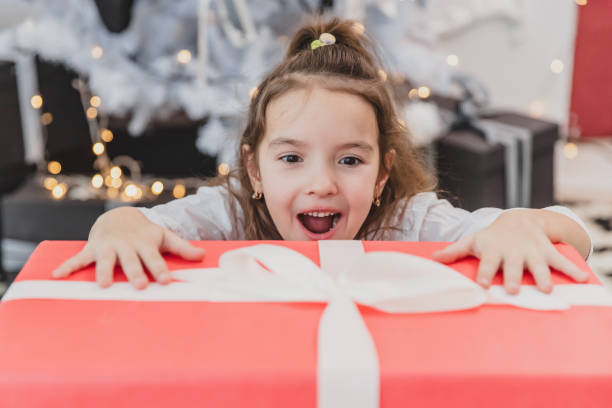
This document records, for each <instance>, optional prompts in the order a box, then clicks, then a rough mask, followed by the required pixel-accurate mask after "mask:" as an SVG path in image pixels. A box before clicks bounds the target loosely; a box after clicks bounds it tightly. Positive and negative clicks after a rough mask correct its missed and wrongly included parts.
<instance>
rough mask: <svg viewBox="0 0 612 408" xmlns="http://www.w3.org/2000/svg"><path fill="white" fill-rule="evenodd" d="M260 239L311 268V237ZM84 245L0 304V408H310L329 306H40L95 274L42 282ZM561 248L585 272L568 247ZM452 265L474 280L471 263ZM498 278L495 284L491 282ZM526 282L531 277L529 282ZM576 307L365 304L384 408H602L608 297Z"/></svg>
mask: <svg viewBox="0 0 612 408" xmlns="http://www.w3.org/2000/svg"><path fill="white" fill-rule="evenodd" d="M268 243H269V244H274V245H277V246H282V247H286V248H291V249H294V250H296V251H299V252H300V253H301V254H303V255H304V256H306V257H307V258H309V259H310V260H311V261H312V262H314V263H315V264H317V265H320V253H319V246H318V244H317V243H316V242H289V241H274V242H268ZM255 244H259V243H258V242H253V241H241V242H231V241H225V242H220V241H214V242H213V241H211V242H197V243H195V245H198V246H201V247H204V248H205V249H206V251H207V255H206V258H205V259H204V260H203V261H202V262H201V263H192V262H187V261H183V260H180V259H178V258H176V257H173V256H167V257H166V259H167V262H168V266H169V268H170V269H171V270H173V271H176V270H182V269H193V268H217V267H218V266H219V258H220V256H221V254H223V253H225V252H227V251H229V250H233V249H236V248H241V247H250V246H253V245H255ZM362 244H363V249H364V250H365V252H366V253H373V252H378V251H395V252H399V253H405V254H413V255H418V256H421V257H424V258H430V257H431V254H432V253H433V251H435V250H437V249H440V248H442V247H444V246H445V245H447V244H444V243H408V242H363V243H362ZM83 245H84V243H83V242H43V243H42V244H41V245H40V246H39V247H38V248H37V250H36V251H35V253H34V254H33V255H32V257H31V258H30V260H29V261H28V263H27V264H26V266H25V267H24V269H23V270H22V272H21V273H20V274H19V276H18V277H17V279H16V281H15V284H14V285H13V286H14V288H15V289H13V287H11V288H10V289H9V292H8V293H7V295H6V296H5V300H3V302H2V303H1V304H0V362H1V367H2V377H1V380H0V396H1V399H0V401H2V403H1V404H0V405H3V406H10V407H56V406H57V407H60V406H61V407H65V406H77V405H78V406H88V407H108V406H113V407H123V406H126V407H127V406H147V407H167V406H173V407H176V406H180V407H190V406H198V407H200V406H224V407H228V406H229V407H232V406H236V407H238V406H240V407H264V406H265V407H270V406H283V407H285V406H291V407H315V406H317V386H318V385H317V347H318V345H317V330H318V327H319V322H320V320H321V316H322V314H323V312H324V310H325V307H326V304H325V303H324V302H314V303H313V302H278V301H275V302H231V301H200V300H159V301H151V300H148V301H142V300H90V299H86V300H80V299H76V298H73V299H46V298H44V297H45V296H46V295H45V294H44V291H45V290H47V291H48V290H49V289H48V288H47V289H45V288H46V287H47V286H45V285H46V284H47V283H52V284H55V283H60V284H65V283H74V284H76V285H79V284H86V285H93V286H95V284H94V283H93V282H94V280H95V279H94V268H93V267H89V268H86V269H84V270H82V271H80V272H78V273H75V274H73V275H72V276H71V277H70V278H69V279H67V280H61V281H57V280H52V279H51V271H52V270H53V269H54V268H55V267H57V266H58V265H59V264H60V263H61V262H63V261H64V260H66V259H67V258H68V257H70V256H72V255H74V254H76V253H77V252H78V251H79V250H80V249H81V248H82V247H83ZM558 248H559V250H560V251H562V252H563V253H564V255H566V256H567V257H568V258H569V259H571V260H572V261H573V262H574V263H576V264H577V265H579V266H580V267H581V268H582V269H583V270H585V271H588V270H589V269H588V267H587V265H586V264H585V263H584V262H583V261H582V259H581V257H580V255H579V254H578V253H577V252H576V251H575V250H574V249H573V248H571V247H569V246H567V245H559V246H558ZM346 261H347V262H348V260H346ZM451 267H452V268H453V269H454V270H455V271H457V272H459V273H460V274H462V275H463V276H466V277H468V278H470V279H472V280H473V279H474V278H475V275H476V268H477V260H475V259H465V260H462V261H460V262H456V263H454V264H452V265H451ZM115 280H116V281H119V282H120V283H118V284H115V285H114V286H115V287H116V288H119V285H122V283H121V282H125V278H123V277H122V275H121V274H120V273H119V271H118V270H117V271H116V274H115ZM50 281H51V282H50ZM553 281H554V282H555V284H556V285H558V286H556V288H555V291H557V288H560V287H564V286H567V287H570V288H573V287H576V288H578V289H580V288H589V287H595V288H598V286H597V285H600V282H599V281H598V280H597V278H596V277H595V275H592V276H591V278H590V281H589V282H587V284H588V285H574V283H575V282H573V281H572V280H570V279H569V278H566V277H565V276H563V275H561V274H558V273H554V274H553ZM20 283H21V284H23V285H26V286H27V284H33V285H34V286H35V285H36V284H38V283H41V284H42V289H40V288H39V289H37V290H39V291H43V295H40V294H38V295H36V296H34V297H38V298H32V299H30V298H27V295H24V296H22V297H21V298H20V296H18V295H16V293H17V294H18V293H19V288H20V286H19V285H20ZM493 283H494V285H500V284H501V278H500V277H499V276H498V277H496V280H494V282H493ZM523 283H524V284H525V285H531V286H533V284H534V282H533V280H532V278H531V277H530V276H529V275H527V276H525V278H524V281H523ZM23 285H22V286H23ZM123 285H125V286H128V285H127V284H125V283H123ZM172 285H176V287H180V285H181V283H180V282H177V283H172V284H170V285H169V286H167V287H163V286H159V285H157V284H151V285H150V287H149V288H148V289H146V290H144V291H140V292H139V291H137V290H136V289H130V288H129V286H128V288H127V289H126V290H127V291H128V292H129V295H128V296H127V298H128V299H129V298H130V296H132V295H133V296H136V297H137V296H141V294H145V295H143V296H146V293H148V291H152V292H150V293H164V292H163V290H164V288H166V289H168V290H167V293H170V292H171V290H170V289H169V288H170V287H172ZM50 287H52V285H51V286H50ZM497 289H500V287H497ZM527 289H529V287H528V286H527V287H523V288H522V289H521V293H523V292H526V291H527ZM111 290H112V288H111ZM11 291H12V292H11ZM155 291H158V292H155ZM160 291H161V292H160ZM96 293H102V295H101V296H106V295H107V294H110V293H113V292H112V291H108V290H103V289H99V292H96ZM134 294H136V295H134ZM48 296H49V297H53V296H57V293H51V292H48ZM71 296H78V294H77V295H71ZM162 296H163V295H162ZM186 296H187V297H188V296H191V295H188V294H186ZM542 296H546V295H542ZM583 297H584V296H583ZM7 299H8V300H7ZM581 302H582V303H583V305H576V303H574V305H572V306H571V307H570V308H568V309H566V310H553V311H535V310H528V309H524V308H518V307H515V306H510V305H492V304H484V305H481V306H479V307H474V308H471V309H468V310H457V311H447V312H436V313H418V314H390V313H385V312H382V311H379V310H376V309H375V308H372V307H367V306H359V311H360V313H361V316H362V317H363V320H364V321H365V324H366V326H367V329H368V330H369V332H370V334H371V336H372V339H373V340H374V344H375V346H376V352H377V356H378V364H379V371H380V406H382V407H400V406H401V407H403V406H407V405H412V406H428V407H437V406H440V407H441V406H444V407H446V406H448V405H453V406H464V407H478V406H483V407H484V406H487V407H488V406H496V407H518V406H521V407H522V406H534V405H536V404H541V405H543V406H567V407H569V406H575V407H583V406H602V407H603V406H606V407H607V406H609V405H610V404H611V403H612V394H611V393H610V386H609V385H610V384H612V351H611V346H610V339H612V307H610V306H609V305H612V303H610V304H607V303H606V300H605V299H604V300H603V301H600V303H601V304H599V305H585V304H590V303H592V304H597V301H593V302H591V301H589V299H582V300H580V299H579V300H578V302H577V303H578V304H580V303H581ZM355 377H356V376H351V375H347V376H346V378H345V382H346V383H347V384H349V386H350V384H351V383H353V382H357V381H358V380H359V379H358V378H355Z"/></svg>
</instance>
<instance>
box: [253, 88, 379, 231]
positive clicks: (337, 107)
mask: <svg viewBox="0 0 612 408" xmlns="http://www.w3.org/2000/svg"><path fill="white" fill-rule="evenodd" d="M257 158H258V163H255V161H254V160H252V157H251V160H249V164H248V166H247V167H248V168H249V175H250V177H251V182H252V184H253V188H254V190H255V191H258V192H262V193H263V195H264V198H265V203H266V206H267V207H268V211H269V212H270V215H271V217H272V220H273V221H274V224H275V225H276V228H277V229H278V231H279V233H280V234H281V236H282V237H283V239H285V240H304V241H307V240H319V239H353V238H355V236H356V235H357V232H358V231H359V228H360V227H361V225H362V224H363V222H364V221H365V219H366V217H367V215H368V213H369V211H370V208H371V206H372V200H373V198H374V197H375V196H378V195H380V193H381V191H382V188H383V187H384V183H385V182H386V179H387V176H386V175H381V176H380V177H379V167H380V154H379V147H378V125H377V121H376V116H375V113H374V110H373V108H372V106H371V105H370V104H369V103H368V102H366V101H365V100H363V99H362V98H360V97H359V96H356V95H352V94H349V93H345V92H334V91H329V90H326V89H322V88H314V89H309V90H307V89H298V90H294V91H289V92H287V93H285V94H283V95H282V96H280V97H278V98H276V99H274V100H273V101H272V102H271V103H270V104H269V105H268V107H267V110H266V133H265V135H264V137H263V139H262V141H261V143H260V145H259V148H258V151H257Z"/></svg>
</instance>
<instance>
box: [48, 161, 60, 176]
mask: <svg viewBox="0 0 612 408" xmlns="http://www.w3.org/2000/svg"><path fill="white" fill-rule="evenodd" d="M47 170H49V173H51V174H59V173H60V171H62V165H61V164H60V162H58V161H55V160H54V161H50V162H49V163H48V164H47Z"/></svg>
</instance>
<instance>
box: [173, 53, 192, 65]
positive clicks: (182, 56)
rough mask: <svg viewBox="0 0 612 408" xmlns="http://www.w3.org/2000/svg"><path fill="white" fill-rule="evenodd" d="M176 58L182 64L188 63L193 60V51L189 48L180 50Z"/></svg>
mask: <svg viewBox="0 0 612 408" xmlns="http://www.w3.org/2000/svg"><path fill="white" fill-rule="evenodd" d="M176 60H177V61H178V62H179V63H181V64H188V63H189V61H191V51H189V50H180V51H179V52H178V53H177V54H176Z"/></svg>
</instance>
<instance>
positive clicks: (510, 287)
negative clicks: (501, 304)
mask: <svg viewBox="0 0 612 408" xmlns="http://www.w3.org/2000/svg"><path fill="white" fill-rule="evenodd" d="M506 290H507V291H508V293H509V294H511V295H516V294H517V293H518V292H519V286H518V285H515V284H510V285H507V286H506Z"/></svg>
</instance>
